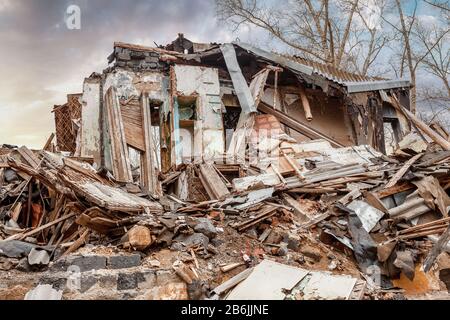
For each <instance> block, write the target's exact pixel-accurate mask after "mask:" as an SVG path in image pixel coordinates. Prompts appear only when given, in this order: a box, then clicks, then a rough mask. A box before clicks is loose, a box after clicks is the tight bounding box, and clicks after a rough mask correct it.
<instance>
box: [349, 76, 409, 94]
mask: <svg viewBox="0 0 450 320" xmlns="http://www.w3.org/2000/svg"><path fill="white" fill-rule="evenodd" d="M343 84H344V85H345V86H346V87H347V90H348V93H356V92H365V91H376V90H386V89H393V88H409V87H410V86H411V83H410V81H409V80H405V79H399V80H378V81H364V82H344V83H343Z"/></svg>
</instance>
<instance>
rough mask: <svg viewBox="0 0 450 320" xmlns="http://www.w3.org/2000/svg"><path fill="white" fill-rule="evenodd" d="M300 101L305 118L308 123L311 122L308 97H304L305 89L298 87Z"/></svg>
mask: <svg viewBox="0 0 450 320" xmlns="http://www.w3.org/2000/svg"><path fill="white" fill-rule="evenodd" d="M299 93H300V99H301V100H302V105H303V110H304V111H305V118H306V120H308V121H312V119H313V116H312V113H311V106H310V105H309V101H308V97H307V96H306V92H305V89H304V88H303V87H302V86H300V87H299Z"/></svg>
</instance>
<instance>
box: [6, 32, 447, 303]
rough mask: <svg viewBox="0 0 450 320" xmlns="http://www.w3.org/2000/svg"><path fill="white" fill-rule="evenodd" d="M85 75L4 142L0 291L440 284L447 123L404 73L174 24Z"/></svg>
mask: <svg viewBox="0 0 450 320" xmlns="http://www.w3.org/2000/svg"><path fill="white" fill-rule="evenodd" d="M82 87H83V92H82V93H75V94H69V95H68V96H67V102H66V103H65V104H63V105H60V106H54V108H53V113H54V117H55V129H56V134H55V135H51V136H50V138H49V139H48V141H47V143H46V144H45V146H44V147H43V148H42V150H29V149H28V148H26V147H20V148H18V147H15V146H10V145H3V147H2V148H1V149H0V269H1V270H2V271H1V272H0V298H15V299H24V298H25V299H298V300H302V299H305V300H309V299H347V300H358V299H404V298H409V297H412V296H413V297H415V298H418V297H421V298H427V297H428V295H432V296H433V295H434V296H435V295H436V294H439V295H441V294H443V293H445V295H446V296H448V293H447V292H448V289H449V287H450V283H449V282H450V278H449V274H450V272H449V270H450V259H449V255H448V253H449V252H450V245H449V240H450V227H449V221H450V218H449V217H448V211H449V210H448V209H449V206H450V198H449V195H448V191H449V188H450V174H449V173H450V142H449V134H448V133H447V132H446V131H445V129H444V128H442V127H440V126H438V125H436V124H432V125H431V126H429V125H427V124H426V123H424V122H423V121H422V120H421V119H420V118H419V117H417V116H416V115H415V114H413V113H411V111H409V110H410V103H409V102H410V96H409V90H410V87H411V84H410V82H409V81H407V80H404V79H394V80H386V79H380V78H372V77H362V76H360V75H355V74H351V73H349V72H346V71H345V70H338V69H336V68H334V67H331V66H327V65H322V64H319V63H317V62H314V61H308V60H306V59H300V58H298V57H295V56H285V55H279V54H276V53H272V52H268V51H265V50H263V49H260V48H256V47H253V46H251V45H248V44H245V43H242V42H234V43H224V44H201V43H194V42H192V41H190V40H188V39H186V38H185V37H184V36H183V35H182V34H179V37H178V39H176V40H175V41H173V42H172V43H171V44H169V45H167V46H165V47H146V46H142V45H133V44H126V43H121V42H116V43H115V44H114V51H113V53H112V54H111V55H110V56H109V58H108V67H107V68H106V69H105V70H104V71H103V73H101V74H99V73H92V74H91V75H90V76H89V77H88V78H86V79H84V82H83V86H82ZM389 130H390V131H389ZM388 133H389V134H388ZM389 137H391V138H392V139H390V138H389ZM387 155H389V156H387Z"/></svg>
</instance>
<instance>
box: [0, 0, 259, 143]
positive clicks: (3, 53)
mask: <svg viewBox="0 0 450 320" xmlns="http://www.w3.org/2000/svg"><path fill="white" fill-rule="evenodd" d="M71 4H76V5H78V6H79V7H80V9H81V29H80V30H69V29H68V28H67V26H66V23H65V13H66V9H67V8H68V6H69V5H71ZM178 32H184V33H185V35H186V37H189V39H191V40H193V41H205V42H211V41H219V40H220V41H231V40H234V39H235V38H236V34H233V33H232V32H231V31H230V30H228V29H226V28H225V27H224V26H221V25H220V23H218V22H217V21H216V19H215V6H214V2H213V1H212V0H164V1H158V0H142V1H141V0H133V1H121V0H113V1H112V0H0V43H1V46H0V71H1V72H0V144H2V143H9V144H16V145H23V144H25V145H27V146H30V147H35V148H39V147H42V145H43V144H44V143H45V141H46V138H47V137H48V136H49V135H50V133H51V132H52V131H54V123H53V117H52V114H51V113H50V111H51V109H52V108H53V105H55V104H62V103H64V102H65V95H66V94H67V93H76V92H81V85H82V82H83V79H84V78H85V77H87V76H89V75H90V74H91V73H92V72H94V71H96V72H101V71H102V70H103V69H105V68H106V67H107V57H108V55H109V54H110V53H111V52H112V50H113V42H114V41H123V42H130V43H137V44H144V45H150V46H152V45H153V44H154V43H153V42H156V43H157V44H167V43H169V42H170V41H172V40H174V39H175V38H176V37H177V34H178ZM240 36H241V37H242V36H243V37H244V38H245V39H244V40H252V39H253V38H255V37H256V38H258V36H257V35H256V34H255V35H254V34H253V33H252V32H250V31H247V32H245V31H244V32H241V33H240Z"/></svg>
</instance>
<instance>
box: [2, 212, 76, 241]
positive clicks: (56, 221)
mask: <svg viewBox="0 0 450 320" xmlns="http://www.w3.org/2000/svg"><path fill="white" fill-rule="evenodd" d="M76 214H77V213H76V212H72V213H69V214H68V215H66V216H64V217H61V218H59V219H56V220H54V221H52V222H49V223H47V224H44V225H43V226H40V227H38V228H36V229H33V230H31V231H29V232H25V233H23V234H15V235H13V236H11V237H9V238H7V239H5V240H14V239H25V238H26V237H31V236H32V235H35V234H37V233H39V232H41V231H42V230H45V229H47V228H49V227H51V226H53V225H55V224H57V223H59V222H61V221H64V220H67V219H70V218H72V217H73V216H75V215H76Z"/></svg>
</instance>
